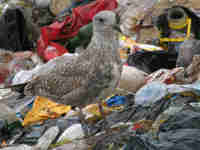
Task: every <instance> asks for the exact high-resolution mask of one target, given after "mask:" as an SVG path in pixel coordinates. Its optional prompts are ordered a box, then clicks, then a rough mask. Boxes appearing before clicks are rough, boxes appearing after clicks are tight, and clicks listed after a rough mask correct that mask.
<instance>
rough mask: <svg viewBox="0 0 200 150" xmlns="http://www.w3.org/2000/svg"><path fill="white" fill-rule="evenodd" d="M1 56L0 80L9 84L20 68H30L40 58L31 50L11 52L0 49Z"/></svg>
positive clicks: (39, 62) (37, 62) (39, 61)
mask: <svg viewBox="0 0 200 150" xmlns="http://www.w3.org/2000/svg"><path fill="white" fill-rule="evenodd" d="M0 58H1V67H0V68H1V73H0V74H1V78H0V79H1V82H0V83H4V84H11V83H12V79H13V78H14V77H15V75H16V74H17V73H18V72H20V71H22V70H31V69H33V68H34V67H35V66H36V65H38V64H41V63H42V60H41V59H40V58H39V57H38V56H37V54H35V53H33V52H31V51H25V52H15V53H12V52H10V51H7V50H0Z"/></svg>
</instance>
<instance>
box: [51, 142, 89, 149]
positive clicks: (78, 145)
mask: <svg viewBox="0 0 200 150" xmlns="http://www.w3.org/2000/svg"><path fill="white" fill-rule="evenodd" d="M52 147H54V146H52ZM90 148H91V147H90V146H89V145H88V144H87V143H86V141H85V140H78V141H76V140H74V141H72V142H66V144H62V145H61V146H56V147H55V148H53V150H86V149H90Z"/></svg>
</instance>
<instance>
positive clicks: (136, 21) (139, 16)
mask: <svg viewBox="0 0 200 150" xmlns="http://www.w3.org/2000/svg"><path fill="white" fill-rule="evenodd" d="M147 3H148V5H146V4H147ZM156 3H157V0H152V1H151V2H149V1H146V0H143V1H139V0H137V1H134V2H130V3H129V4H130V5H129V6H128V8H126V11H125V12H124V13H123V14H121V18H120V22H121V26H120V27H121V30H122V32H123V33H124V34H125V35H128V36H134V34H136V32H138V29H139V28H140V27H141V25H142V21H143V20H144V19H145V17H147V16H148V15H149V14H150V13H151V12H152V10H153V7H154V5H155V4H156Z"/></svg>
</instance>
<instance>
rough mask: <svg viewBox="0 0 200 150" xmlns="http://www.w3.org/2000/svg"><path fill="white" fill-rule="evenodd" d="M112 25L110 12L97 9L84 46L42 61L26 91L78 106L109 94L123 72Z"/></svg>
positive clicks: (114, 23) (26, 93) (113, 15)
mask: <svg viewBox="0 0 200 150" xmlns="http://www.w3.org/2000/svg"><path fill="white" fill-rule="evenodd" d="M115 25H116V16H115V14H114V13H113V12H111V11H102V12H100V13H98V14H97V15H96V16H95V17H94V19H93V37H92V40H91V43H90V44H89V46H88V48H87V50H86V51H84V52H83V53H81V54H80V55H79V56H77V57H74V58H73V59H71V60H68V59H65V56H61V57H57V58H56V59H55V60H52V61H50V62H49V63H47V64H45V66H46V67H43V70H41V71H40V72H39V73H38V74H37V75H35V76H34V79H33V80H32V81H30V82H29V83H28V84H27V85H26V86H25V89H24V93H25V95H37V96H45V97H47V98H50V99H52V100H54V101H55V102H58V103H62V104H69V105H73V106H74V105H75V106H79V107H82V106H85V105H87V104H90V103H94V102H96V101H97V100H101V99H104V98H106V97H107V96H109V95H111V94H112V91H113V90H114V89H115V87H116V86H117V84H118V81H119V80H120V76H121V72H122V64H121V61H120V56H119V53H118V37H117V32H116V31H115V30H113V27H114V26H115ZM66 58H67V57H66ZM52 65H53V67H52ZM50 66H51V67H50Z"/></svg>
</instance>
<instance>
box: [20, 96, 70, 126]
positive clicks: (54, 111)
mask: <svg viewBox="0 0 200 150" xmlns="http://www.w3.org/2000/svg"><path fill="white" fill-rule="evenodd" d="M70 110H71V107H70V106H66V105H62V104H58V103H55V102H53V101H51V100H49V99H47V98H44V97H39V96H38V97H36V100H35V102H34V104H33V108H32V110H31V111H29V112H28V114H27V115H26V117H25V119H24V122H23V126H27V125H30V124H32V123H36V122H39V121H43V120H47V119H50V118H51V119H55V118H57V117H60V116H61V115H63V114H66V113H67V112H69V111H70Z"/></svg>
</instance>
